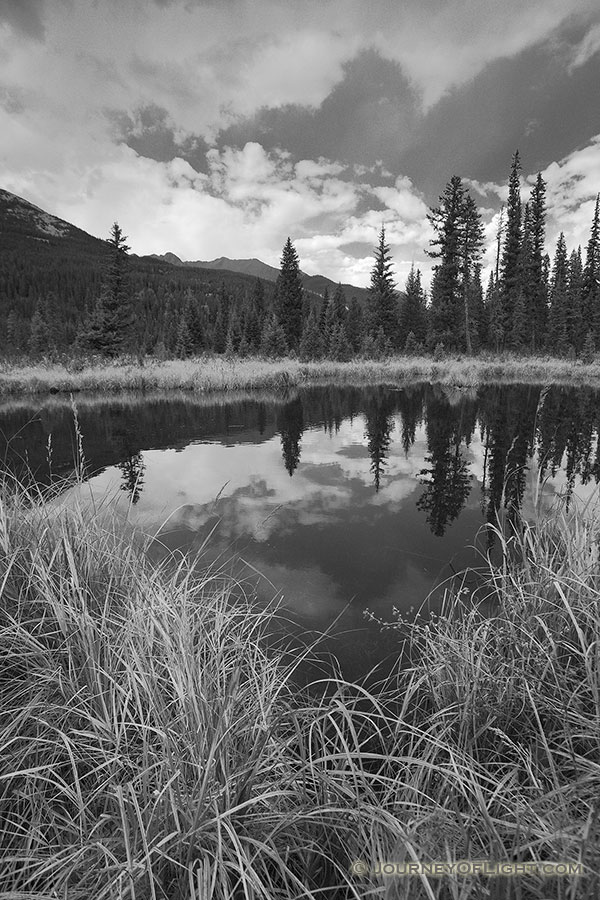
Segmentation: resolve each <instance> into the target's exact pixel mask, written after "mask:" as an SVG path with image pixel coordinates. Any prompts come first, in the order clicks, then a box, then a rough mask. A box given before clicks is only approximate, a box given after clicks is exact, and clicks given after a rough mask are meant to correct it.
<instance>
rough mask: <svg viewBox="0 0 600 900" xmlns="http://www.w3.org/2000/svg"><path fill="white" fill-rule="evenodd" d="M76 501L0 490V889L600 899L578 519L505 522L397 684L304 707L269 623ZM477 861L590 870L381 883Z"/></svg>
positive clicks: (585, 556) (230, 592) (597, 585)
mask: <svg viewBox="0 0 600 900" xmlns="http://www.w3.org/2000/svg"><path fill="white" fill-rule="evenodd" d="M78 496H79V499H78V500H77V501H76V502H72V501H71V502H70V503H69V504H68V505H67V504H66V503H64V502H62V501H61V500H60V497H59V496H58V494H57V495H56V497H51V496H50V497H49V496H47V495H46V496H45V497H44V498H42V497H40V496H39V495H31V494H28V493H27V492H26V491H25V490H24V489H23V488H22V487H20V486H19V485H17V484H15V483H14V482H13V481H11V480H10V479H9V478H8V477H6V478H5V479H4V481H3V483H2V486H1V490H0V544H1V546H2V554H1V556H0V579H1V584H2V592H1V597H2V599H1V605H0V659H1V664H0V704H1V708H2V710H3V715H2V719H1V724H0V810H1V815H0V831H1V834H0V848H1V850H0V853H1V857H0V860H1V863H2V865H1V866H0V898H6V900H8V898H12V900H16V898H20V900H42V898H44V900H50V898H57V897H60V898H63V897H65V898H67V897H68V898H69V900H80V898H81V900H83V898H86V900H87V898H90V897H93V898H95V900H117V898H132V900H133V898H137V900H150V898H152V900H159V898H169V900H183V898H185V900H204V898H208V897H211V898H215V900H225V898H238V897H239V898H252V900H259V898H261V900H262V898H264V900H267V898H282V900H283V898H286V900H287V898H292V897H294V898H317V897H318V898H322V897H336V898H342V897H343V898H362V897H366V896H370V897H378V896H381V897H383V896H386V897H397V898H405V900H408V898H410V900H420V898H428V900H446V898H448V900H450V898H452V900H458V898H461V900H475V898H477V900H479V898H481V897H491V898H500V897H505V898H514V900H529V898H531V900H534V898H535V900H542V898H564V900H575V898H577V900H579V898H587V897H590V898H591V897H596V896H598V891H599V889H600V843H599V830H598V829H599V822H598V814H599V798H600V752H599V751H600V608H599V601H600V568H599V565H598V563H599V545H598V526H599V524H600V523H599V521H598V520H597V519H595V518H594V516H593V515H591V513H590V511H589V510H587V511H582V510H580V509H579V510H578V509H571V510H567V509H566V508H565V507H564V506H562V507H560V508H558V509H556V510H554V513H553V515H552V516H550V517H548V518H545V519H540V520H538V521H536V522H533V523H531V524H523V526H522V527H521V528H520V529H519V530H517V531H514V532H512V533H511V534H507V533H505V532H501V531H500V530H499V531H498V534H497V540H498V541H499V542H500V544H501V547H502V549H503V551H504V552H503V554H502V558H503V563H502V564H501V565H500V566H499V567H495V568H494V567H492V566H491V565H490V568H489V578H488V597H487V601H486V609H487V612H484V611H483V609H482V608H481V609H480V608H479V607H478V606H477V604H474V603H473V602H471V598H470V597H469V596H467V595H466V594H465V593H464V592H460V591H459V592H457V593H456V594H454V595H452V596H450V595H449V596H448V597H447V602H446V606H445V608H444V610H443V611H442V614H441V615H439V616H437V617H435V618H432V619H427V620H425V619H423V620H420V619H417V622H416V624H415V625H414V626H413V628H412V631H411V634H412V637H411V640H410V646H408V647H407V648H405V650H406V652H407V653H408V654H409V657H410V664H409V666H408V667H407V668H403V669H399V670H398V671H396V672H395V673H394V675H393V676H391V677H389V678H388V680H387V681H385V682H383V683H379V684H377V685H376V686H373V683H372V682H370V686H367V685H360V684H349V683H347V682H345V681H343V680H342V679H341V678H340V677H333V678H328V679H326V680H324V681H323V682H322V683H320V684H314V685H312V687H311V689H310V691H306V690H302V691H300V690H299V689H298V687H297V685H296V683H295V680H294V674H295V669H296V667H297V665H298V664H299V659H296V661H295V662H293V663H290V662H289V657H288V656H286V655H285V653H284V651H283V649H282V650H275V649H272V648H271V649H269V650H267V649H266V645H265V642H264V641H263V639H262V637H263V635H264V633H265V630H266V628H267V626H268V625H269V621H270V619H271V618H272V617H274V616H275V617H276V616H278V615H279V613H278V610H277V608H276V607H275V606H273V607H272V608H269V609H267V610H266V611H265V610H264V609H259V608H258V607H256V606H255V605H253V603H252V594H251V591H250V588H249V586H248V585H246V584H244V583H240V582H236V581H234V580H232V579H231V577H229V576H228V575H227V573H226V572H225V571H224V570H222V569H219V568H218V567H214V566H213V567H211V566H208V565H206V564H205V563H204V562H203V558H202V553H200V555H199V556H198V557H197V558H194V559H188V558H184V557H181V556H178V555H168V554H167V556H166V557H165V558H164V559H163V562H162V563H161V564H160V565H159V566H157V565H156V564H153V563H152V562H151V558H152V554H151V553H149V552H148V551H149V549H150V548H151V546H152V543H153V540H154V538H153V536H152V535H145V534H143V533H141V532H139V531H137V530H135V529H133V528H132V527H131V526H128V525H127V523H124V522H123V521H122V520H117V519H115V518H114V517H113V515H112V514H111V512H110V508H109V507H108V506H102V505H99V506H98V505H96V506H95V507H94V506H92V505H90V503H89V502H86V500H85V491H80V492H79V495H78ZM490 603H492V605H493V612H492V613H491V614H490V613H489V606H490ZM383 624H385V625H386V627H392V628H394V627H396V626H400V625H401V623H400V622H391V623H375V622H374V623H373V627H374V628H375V627H381V626H382V625H383ZM399 634H400V632H399ZM399 651H400V643H399ZM305 652H306V653H307V654H310V653H311V652H312V650H311V648H307V649H306V651H305ZM465 858H469V859H487V860H496V861H535V860H538V861H539V860H545V861H554V862H558V861H568V862H575V863H581V864H582V866H583V867H584V871H585V875H584V876H582V877H580V876H568V877H555V878H542V877H541V876H540V875H527V876H522V877H518V878H498V879H495V878H491V879H488V878H483V877H481V876H473V877H463V876H452V877H450V876H448V877H444V878H436V877H432V876H430V875H422V876H411V877H398V878H395V879H390V878H389V877H387V876H385V875H381V874H377V873H376V872H375V871H374V869H375V867H376V866H377V864H378V863H382V862H385V861H388V860H390V861H395V862H416V861H417V860H421V861H425V860H445V861H456V860H460V859H465ZM357 860H361V861H364V865H362V864H361V866H362V867H361V866H358V867H357V866H355V867H354V870H351V866H352V864H353V863H354V862H355V861H357ZM359 870H360V871H359Z"/></svg>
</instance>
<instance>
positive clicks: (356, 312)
mask: <svg viewBox="0 0 600 900" xmlns="http://www.w3.org/2000/svg"><path fill="white" fill-rule="evenodd" d="M363 318H364V316H363V311H362V306H361V305H360V303H359V302H358V300H357V299H356V297H353V298H352V300H351V301H350V309H349V310H348V318H347V321H346V334H347V335H348V340H349V341H350V346H351V347H352V352H353V353H359V352H360V348H361V344H362V339H363Z"/></svg>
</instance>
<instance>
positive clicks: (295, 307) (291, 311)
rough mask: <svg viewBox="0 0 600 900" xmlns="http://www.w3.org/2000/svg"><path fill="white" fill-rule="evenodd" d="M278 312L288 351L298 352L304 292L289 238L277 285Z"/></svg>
mask: <svg viewBox="0 0 600 900" xmlns="http://www.w3.org/2000/svg"><path fill="white" fill-rule="evenodd" d="M275 296H276V310H277V318H278V320H279V324H280V325H281V327H282V329H283V332H284V334H285V339H286V344H287V347H288V350H297V349H298V346H299V344H300V339H301V337H302V301H303V296H304V291H303V289H302V279H301V277H300V265H299V261H298V254H297V253H296V250H295V248H294V245H293V244H292V242H291V240H290V238H289V237H288V239H287V241H286V242H285V245H284V247H283V253H282V256H281V269H280V272H279V275H278V276H277V281H276V283H275Z"/></svg>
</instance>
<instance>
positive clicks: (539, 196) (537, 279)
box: [525, 173, 548, 351]
mask: <svg viewBox="0 0 600 900" xmlns="http://www.w3.org/2000/svg"><path fill="white" fill-rule="evenodd" d="M545 235H546V183H545V181H544V179H543V178H542V176H541V175H540V174H539V173H538V176H537V180H536V183H535V185H534V187H533V188H532V190H531V198H530V202H529V247H530V251H529V268H528V272H527V285H526V288H525V296H526V299H527V305H528V315H529V321H530V344H531V349H532V350H533V351H536V350H539V349H540V348H541V347H543V345H544V336H545V332H546V323H547V318H548V290H547V285H546V284H545V282H544V277H543V269H544V240H545Z"/></svg>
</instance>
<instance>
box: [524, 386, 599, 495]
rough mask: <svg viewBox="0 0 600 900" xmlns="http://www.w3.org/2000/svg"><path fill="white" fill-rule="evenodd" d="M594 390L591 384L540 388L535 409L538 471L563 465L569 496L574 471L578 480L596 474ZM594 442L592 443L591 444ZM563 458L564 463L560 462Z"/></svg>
mask: <svg viewBox="0 0 600 900" xmlns="http://www.w3.org/2000/svg"><path fill="white" fill-rule="evenodd" d="M599 426H600V406H599V404H598V394H597V392H596V391H593V390H592V389H591V388H578V389H577V390H574V389H573V388H554V389H553V390H552V391H546V392H544V402H543V404H542V403H540V409H539V411H538V457H539V466H540V475H542V476H543V475H545V474H550V475H556V473H557V471H558V470H559V469H561V468H563V469H564V471H565V475H566V479H567V485H566V494H567V495H568V496H569V495H570V494H571V493H572V491H573V488H574V486H575V478H576V476H577V475H578V476H579V477H580V479H581V482H582V484H587V483H588V482H589V481H590V479H591V478H594V480H595V481H596V482H598V480H599V478H600V460H599V455H598V441H597V439H596V440H595V437H596V436H597V433H598V429H599ZM594 445H596V446H595V447H594ZM563 459H564V466H563V465H562V463H563Z"/></svg>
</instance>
